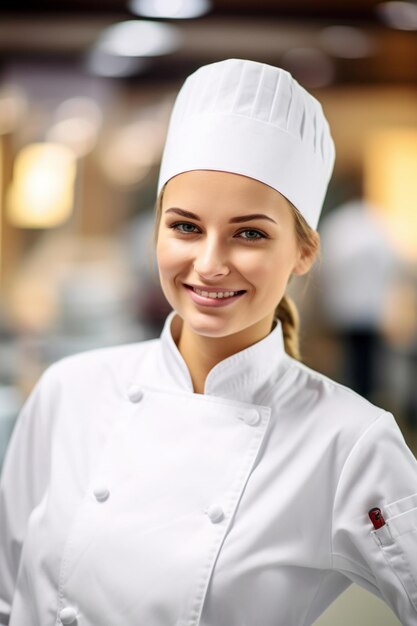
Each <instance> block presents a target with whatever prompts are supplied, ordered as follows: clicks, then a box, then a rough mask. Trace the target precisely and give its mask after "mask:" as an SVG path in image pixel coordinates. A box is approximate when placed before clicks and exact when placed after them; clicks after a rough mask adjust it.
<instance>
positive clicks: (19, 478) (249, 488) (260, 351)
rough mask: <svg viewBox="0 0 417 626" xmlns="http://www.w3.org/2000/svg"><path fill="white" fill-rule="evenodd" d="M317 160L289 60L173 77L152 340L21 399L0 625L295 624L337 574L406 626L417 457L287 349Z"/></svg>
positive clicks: (323, 134)
mask: <svg viewBox="0 0 417 626" xmlns="http://www.w3.org/2000/svg"><path fill="white" fill-rule="evenodd" d="M333 161H334V148H333V142H332V139H331V136H330V133H329V129H328V125H327V122H326V120H325V118H324V115H323V112H322V110H321V107H320V105H319V103H318V102H317V101H316V100H315V99H314V98H313V97H312V96H311V95H310V94H308V93H307V92H306V91H305V90H304V89H303V88H302V87H300V85H298V83H296V81H294V80H293V79H292V77H291V76H290V75H289V74H288V73H287V72H285V71H283V70H281V69H279V68H275V67H272V66H269V65H266V64H262V63H257V62H253V61H246V60H241V59H228V60H226V61H222V62H220V63H213V64H210V65H207V66H204V67H202V68H200V69H199V70H197V71H196V72H195V73H194V74H192V75H191V76H190V77H189V78H188V79H187V80H186V82H185V83H184V85H183V87H182V89H181V91H180V93H179V95H178V98H177V100H176V103H175V106H174V110H173V113H172V117H171V122H170V126H169V130H168V136H167V141H166V146H165V150H164V155H163V160H162V165H161V171H160V178H159V185H158V192H159V193H158V202H157V220H156V230H155V239H156V246H157V248H156V249H157V260H158V267H159V273H160V279H161V285H162V288H163V290H164V293H165V295H166V297H167V299H168V301H169V302H170V304H171V305H172V307H173V311H172V312H171V313H170V314H169V315H168V317H167V319H166V322H165V325H164V328H163V331H162V333H161V337H160V338H159V339H153V340H149V341H145V342H141V343H138V344H132V345H127V346H119V347H113V348H104V349H100V350H95V351H91V352H87V353H84V354H80V355H75V356H71V357H68V358H66V359H63V360H61V361H59V362H58V363H55V364H54V365H52V366H51V367H49V368H48V369H47V370H46V372H45V373H44V374H43V376H42V378H41V380H40V381H39V382H38V384H37V385H36V387H35V389H34V391H33V392H32V394H31V396H30V397H29V399H28V401H27V402H26V404H25V407H24V408H23V410H22V413H21V415H20V416H19V419H18V422H17V424H16V427H15V431H14V433H13V438H12V440H11V443H10V446H9V449H8V453H7V456H6V459H5V464H4V471H3V477H2V483H1V513H0V533H1V535H0V536H1V544H0V545H1V550H2V554H1V559H0V612H1V613H2V620H3V623H4V624H5V623H7V620H8V618H9V616H10V621H9V626H32V625H33V626H35V625H40V624H41V625H42V626H47V625H48V624H51V625H52V624H61V623H62V624H80V625H83V626H97V625H100V626H115V625H116V624H117V625H118V624H123V625H124V626H138V625H139V624H146V625H147V626H194V625H195V626H197V625H199V626H255V625H256V626H258V625H260V624H262V626H272V625H273V626H277V625H278V626H300V625H301V624H303V625H304V626H306V625H308V624H312V623H313V622H314V621H315V620H316V618H317V617H318V616H319V615H320V614H321V613H322V612H323V611H324V609H325V608H326V607H327V606H328V605H329V604H330V603H331V602H332V601H333V600H334V599H335V598H336V597H337V596H338V595H339V594H340V593H341V592H342V591H343V590H344V589H346V587H347V586H348V585H349V584H350V582H351V581H355V582H357V583H359V584H360V585H362V586H364V587H365V588H367V589H368V590H370V591H372V592H373V593H375V594H377V595H378V596H379V597H381V598H383V599H384V600H385V601H386V602H387V603H388V605H389V606H390V607H391V608H392V610H393V611H394V612H395V613H396V615H397V616H398V617H399V619H400V621H401V622H402V624H406V625H407V626H412V625H415V624H417V584H416V580H417V532H416V530H417V462H416V460H415V458H414V457H413V455H412V453H411V452H410V450H409V449H408V448H407V446H406V444H405V442H404V439H403V437H402V435H401V433H400V431H399V429H398V426H397V425H396V422H395V420H394V418H393V416H392V415H390V414H389V413H387V412H385V411H384V410H381V409H379V408H377V407H375V406H373V405H372V404H370V403H369V402H367V401H366V400H365V399H363V398H361V397H360V396H358V395H357V394H355V393H354V392H352V391H350V390H349V389H346V388H345V387H343V386H341V385H339V384H337V383H334V382H332V381H331V380H329V379H328V378H326V377H324V376H322V375H321V374H319V373H317V372H314V371H312V370H310V369H309V368H307V367H305V366H304V365H302V364H301V363H300V362H299V361H298V360H297V359H296V358H294V357H296V356H297V339H296V335H295V329H296V319H295V317H294V311H293V309H292V307H291V305H290V304H289V301H288V299H287V298H286V296H285V287H286V284H287V282H288V280H289V278H290V276H291V275H292V274H303V273H305V272H307V271H308V269H309V268H310V267H311V265H312V263H313V261H314V257H315V254H316V252H317V249H318V245H319V237H318V234H317V232H316V230H315V228H316V225H317V221H318V217H319V213H320V208H321V205H322V202H323V198H324V195H325V192H326V188H327V183H328V180H329V178H330V174H331V171H332V168H333ZM370 511H371V512H370ZM369 512H370V513H369ZM0 621H1V620H0Z"/></svg>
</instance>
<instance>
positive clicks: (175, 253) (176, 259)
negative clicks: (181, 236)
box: [156, 237, 186, 278]
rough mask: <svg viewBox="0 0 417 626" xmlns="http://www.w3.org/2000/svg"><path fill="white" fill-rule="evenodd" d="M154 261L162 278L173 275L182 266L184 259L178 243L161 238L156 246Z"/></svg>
mask: <svg viewBox="0 0 417 626" xmlns="http://www.w3.org/2000/svg"><path fill="white" fill-rule="evenodd" d="M156 261H157V264H158V268H159V273H160V276H161V278H162V277H163V276H165V277H170V276H171V275H174V274H175V273H176V272H177V271H178V270H179V269H180V268H181V267H182V266H183V265H184V262H185V261H186V258H185V256H184V250H183V249H182V250H181V246H178V243H176V242H175V241H172V240H169V239H167V238H164V237H161V238H160V239H159V240H158V244H157V246H156Z"/></svg>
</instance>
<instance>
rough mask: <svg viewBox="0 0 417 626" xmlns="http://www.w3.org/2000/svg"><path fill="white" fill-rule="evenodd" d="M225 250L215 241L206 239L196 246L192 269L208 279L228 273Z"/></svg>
mask: <svg viewBox="0 0 417 626" xmlns="http://www.w3.org/2000/svg"><path fill="white" fill-rule="evenodd" d="M225 254H226V253H225V251H224V249H223V248H221V247H220V245H219V244H217V243H216V242H215V241H213V240H211V241H209V240H207V241H206V242H205V243H202V245H201V247H199V248H198V252H197V254H196V257H195V260H194V269H195V271H196V272H197V274H199V275H200V276H201V277H203V278H205V279H210V278H213V277H215V276H226V275H227V274H228V273H229V271H230V270H229V267H228V263H227V257H226V256H225Z"/></svg>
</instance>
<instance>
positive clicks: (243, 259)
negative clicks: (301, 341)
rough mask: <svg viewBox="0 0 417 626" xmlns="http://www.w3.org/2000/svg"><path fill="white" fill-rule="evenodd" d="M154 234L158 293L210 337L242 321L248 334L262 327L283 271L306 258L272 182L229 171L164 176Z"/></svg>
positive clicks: (258, 333)
mask: <svg viewBox="0 0 417 626" xmlns="http://www.w3.org/2000/svg"><path fill="white" fill-rule="evenodd" d="M191 213H192V214H193V215H191ZM254 214H257V217H256V218H249V216H250V215H251V216H253V215H254ZM262 216H263V217H262ZM157 235H158V239H157V246H156V256H157V262H158V268H159V277H160V281H161V287H162V290H163V292H164V294H165V297H166V299H167V300H168V302H169V303H170V305H171V306H172V308H173V309H175V310H176V311H177V313H178V314H179V315H180V317H181V318H182V319H183V320H184V323H185V324H187V325H188V326H189V329H190V330H191V331H193V332H195V333H197V334H200V335H206V336H210V337H223V336H227V335H232V334H235V333H239V332H240V331H245V332H248V330H249V329H250V330H251V334H252V336H253V337H254V338H256V337H257V338H260V337H263V336H265V335H266V334H268V333H269V332H270V330H271V327H272V323H273V318H274V312H275V308H276V306H277V304H278V303H279V301H280V300H281V298H282V296H283V295H284V292H285V288H286V285H287V282H288V279H289V277H290V275H291V274H298V275H300V274H304V273H305V272H307V271H308V269H309V268H310V266H311V264H312V262H313V258H312V254H311V252H310V253H309V252H308V251H307V250H303V249H302V248H301V247H300V244H299V242H298V240H297V235H296V229H295V219H294V214H293V210H292V208H291V206H290V204H289V203H288V201H287V200H286V199H285V198H284V197H283V196H282V195H281V194H280V193H278V192H277V191H276V190H275V189H272V187H269V186H267V185H264V184H263V183H261V182H259V181H257V180H254V179H252V178H248V177H246V176H241V175H239V174H231V173H229V172H220V171H210V170H194V171H190V172H184V173H182V174H178V175H177V176H174V177H173V178H171V179H170V180H169V181H168V183H167V185H166V187H165V191H164V195H163V201H162V207H161V219H160V223H159V229H158V233H157ZM191 285H192V286H195V287H197V288H200V290H204V291H206V292H208V293H209V294H218V292H220V291H223V292H228V293H229V294H230V293H231V292H241V291H242V292H243V293H242V294H238V295H234V296H230V295H227V294H226V295H224V296H223V297H222V298H220V297H216V298H215V299H213V298H212V297H205V296H204V295H203V296H202V295H199V294H197V293H195V292H194V291H193V290H192V288H191V287H190V286H191Z"/></svg>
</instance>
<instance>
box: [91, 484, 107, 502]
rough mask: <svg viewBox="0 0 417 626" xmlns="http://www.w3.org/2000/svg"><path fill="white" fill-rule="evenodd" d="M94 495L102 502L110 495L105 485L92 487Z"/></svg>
mask: <svg viewBox="0 0 417 626" xmlns="http://www.w3.org/2000/svg"><path fill="white" fill-rule="evenodd" d="M93 493H94V496H95V498H96V500H98V501H99V502H104V501H105V500H107V498H108V497H109V495H110V491H109V490H108V489H107V487H106V486H105V485H100V486H99V487H96V488H95V489H94V492H93Z"/></svg>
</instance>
